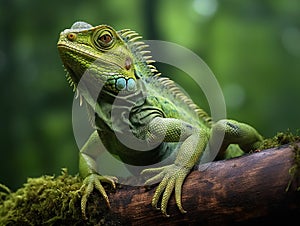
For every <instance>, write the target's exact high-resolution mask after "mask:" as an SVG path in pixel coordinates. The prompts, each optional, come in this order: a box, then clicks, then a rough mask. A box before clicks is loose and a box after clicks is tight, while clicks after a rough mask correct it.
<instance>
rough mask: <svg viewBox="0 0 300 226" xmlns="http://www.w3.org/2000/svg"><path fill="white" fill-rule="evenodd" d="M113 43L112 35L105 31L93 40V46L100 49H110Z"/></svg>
mask: <svg viewBox="0 0 300 226" xmlns="http://www.w3.org/2000/svg"><path fill="white" fill-rule="evenodd" d="M113 42H114V37H113V35H112V34H111V33H110V32H109V31H107V30H105V31H102V32H101V33H99V35H98V36H97V37H96V40H95V44H96V45H97V46H98V47H100V48H101V47H102V48H108V47H111V45H112V44H113Z"/></svg>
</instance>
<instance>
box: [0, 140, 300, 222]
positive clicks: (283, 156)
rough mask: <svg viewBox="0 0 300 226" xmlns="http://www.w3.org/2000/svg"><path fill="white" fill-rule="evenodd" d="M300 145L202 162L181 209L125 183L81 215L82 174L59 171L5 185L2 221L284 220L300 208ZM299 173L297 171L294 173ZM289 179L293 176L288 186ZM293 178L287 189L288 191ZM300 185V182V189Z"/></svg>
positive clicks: (95, 197) (0, 193) (95, 198)
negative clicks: (158, 203)
mask: <svg viewBox="0 0 300 226" xmlns="http://www.w3.org/2000/svg"><path fill="white" fill-rule="evenodd" d="M299 156H300V147H299V145H293V146H285V147H282V148H277V149H269V150H265V151H261V152H258V153H253V154H248V155H245V156H243V157H240V158H235V159H231V160H223V161H216V162H211V163H207V164H203V165H201V166H200V167H199V169H198V170H195V171H193V172H192V173H191V174H190V175H189V176H188V177H187V179H186V181H185V183H184V185H183V192H182V202H183V206H184V208H185V210H187V211H188V212H187V213H186V214H181V213H180V212H179V211H178V209H177V207H176V205H175V201H174V197H171V200H170V203H169V208H168V213H169V214H171V217H170V218H165V217H163V216H162V214H161V213H160V211H158V210H155V209H153V208H152V207H151V205H150V203H151V199H152V196H153V194H154V191H155V189H151V190H150V191H147V190H146V189H145V188H143V187H130V186H125V185H119V188H118V189H117V190H116V192H110V193H109V199H110V203H111V209H110V210H109V209H108V208H107V207H106V205H105V204H104V200H103V198H102V197H101V195H100V194H99V192H97V191H94V192H93V194H92V195H91V196H90V198H89V200H88V206H87V216H88V218H89V221H84V220H83V218H82V216H81V208H80V198H81V195H80V192H78V190H79V188H80V186H81V179H80V178H79V177H77V176H75V177H74V176H70V175H68V173H67V172H66V170H64V171H63V174H62V175H60V176H58V177H53V176H43V177H40V178H33V179H32V178H31V179H28V182H27V183H25V184H24V186H23V187H22V188H20V189H19V190H18V191H16V192H14V193H10V192H9V189H7V188H6V187H5V186H4V185H2V186H0V224H1V225H2V224H3V225H28V224H29V223H30V224H31V225H39V224H45V223H46V224H50V225H52V224H62V225H74V224H76V225H95V224H101V225H102V224H104V225H216V224H218V225H232V224H236V223H239V224H240V223H244V224H247V225H250V224H253V223H265V224H268V223H272V222H276V223H279V222H280V221H282V222H284V223H286V222H287V221H288V220H289V219H290V220H297V218H298V216H299V214H300V192H297V186H299V184H298V185H297V183H298V182H299V179H300V177H299V174H298V173H297V172H299V170H298V169H299V168H300V163H299V161H300V157H299ZM292 176H293V177H292ZM290 181H292V183H291V184H290V186H289V183H290ZM288 186H289V189H288V191H286V189H287V187H288ZM298 190H299V189H298Z"/></svg>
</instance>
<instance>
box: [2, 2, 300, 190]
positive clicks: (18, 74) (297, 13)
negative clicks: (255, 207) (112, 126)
mask: <svg viewBox="0 0 300 226" xmlns="http://www.w3.org/2000/svg"><path fill="white" fill-rule="evenodd" d="M77 20H84V21H87V22H89V23H91V24H93V25H98V24H102V23H106V24H110V25H111V26H113V27H115V28H116V29H123V28H131V29H133V30H136V31H138V32H139V33H140V34H142V35H143V37H144V38H145V39H158V40H166V41H170V42H175V43H178V44H180V45H182V46H184V47H187V48H189V49H191V50H192V51H194V52H195V53H197V54H198V55H199V56H200V57H201V58H202V59H203V60H204V61H205V62H206V63H207V64H208V65H209V67H210V68H211V69H212V71H213V72H214V74H215V75H216V77H217V79H218V81H219V83H220V85H221V87H222V89H223V91H224V96H225V100H226V104H227V114H228V117H230V118H235V119H238V120H240V121H245V122H248V123H250V124H251V125H254V126H255V127H256V128H257V129H258V130H259V131H260V132H261V133H262V134H263V135H264V136H266V137H269V136H273V135H275V134H276V133H277V132H278V131H286V129H288V128H289V129H290V130H291V131H295V130H297V129H298V128H300V126H299V115H300V106H299V101H300V91H299V86H300V76H299V72H300V62H299V60H300V44H299V43H300V2H299V1H298V0H286V1H283V0H265V1H259V0H250V1H238V0H223V1H222V0H182V1H180V0H164V1H158V0H151V1H150V0H149V1H145V0H126V1H122V0H110V1H102V0H88V1H79V0H72V1H70V0H66V1H58V0H52V1H37V0H32V1H22V0H0V28H1V33H0V81H1V82H0V86H1V90H0V92H1V93H0V98H1V112H0V114H1V130H0V133H1V136H0V137H1V144H2V147H1V149H0V161H1V164H0V182H1V183H5V184H6V185H8V186H9V187H11V188H13V189H15V188H16V187H19V186H20V185H21V184H22V183H23V182H25V181H26V178H27V177H35V176H39V175H42V174H50V175H52V174H59V172H60V169H61V168H62V167H67V168H69V171H70V172H71V173H76V172H77V161H78V155H77V152H78V147H77V145H76V142H75V140H74V137H73V132H72V112H71V110H72V101H73V93H72V91H71V90H70V88H69V87H68V85H67V82H66V80H65V76H64V74H65V72H64V71H63V68H62V66H61V65H62V64H61V61H60V58H59V56H58V52H57V49H56V42H57V39H58V35H59V32H60V31H62V30H63V29H65V28H69V27H70V26H71V25H72V24H73V22H75V21H77ZM162 71H163V74H165V75H170V77H172V78H173V79H175V80H176V81H177V82H178V83H179V84H180V85H181V86H182V87H184V88H185V89H186V90H188V91H189V94H190V95H191V96H192V97H193V98H194V100H195V101H196V102H197V103H198V104H199V105H201V106H204V108H205V109H207V110H209V108H208V106H207V103H206V100H205V98H204V96H203V95H202V93H201V91H200V90H199V87H197V86H196V85H195V84H192V83H190V81H189V80H187V79H186V78H185V77H184V76H182V72H181V71H179V70H176V69H172V68H168V67H164V66H162Z"/></svg>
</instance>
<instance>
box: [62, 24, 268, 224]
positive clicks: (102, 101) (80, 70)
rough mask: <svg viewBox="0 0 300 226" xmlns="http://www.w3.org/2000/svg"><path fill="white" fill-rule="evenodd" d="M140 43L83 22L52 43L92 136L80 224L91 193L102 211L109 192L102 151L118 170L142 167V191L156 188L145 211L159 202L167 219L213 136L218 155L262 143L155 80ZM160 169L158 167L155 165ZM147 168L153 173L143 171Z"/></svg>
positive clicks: (128, 33)
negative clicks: (120, 166) (114, 160)
mask: <svg viewBox="0 0 300 226" xmlns="http://www.w3.org/2000/svg"><path fill="white" fill-rule="evenodd" d="M139 39H140V36H139V35H138V34H137V33H136V32H134V31H132V30H129V29H124V30H120V31H116V30H114V29H113V28H112V27H110V26H107V25H99V26H95V27H93V26H92V25H90V24H88V23H85V22H76V23H74V24H73V25H72V27H71V28H70V29H66V30H64V31H63V32H61V34H60V37H59V41H58V44H57V46H58V50H59V54H60V57H61V59H62V62H63V65H64V67H65V69H66V71H67V77H68V80H69V82H70V83H71V85H73V86H74V90H76V89H77V92H78V95H79V96H80V100H81V102H85V103H86V106H87V108H88V109H89V112H90V113H89V114H90V117H91V118H92V120H91V121H92V125H93V128H94V129H95V131H94V132H93V133H92V134H91V136H90V138H89V139H88V140H87V142H86V144H85V145H84V146H83V147H82V148H81V150H80V152H79V154H80V163H79V172H80V175H81V176H82V177H83V178H84V180H83V184H82V187H81V191H82V192H83V196H82V198H81V210H82V213H83V216H84V217H85V218H86V213H85V212H86V204H87V199H88V197H89V195H90V194H91V192H92V191H93V190H94V189H97V190H98V191H99V192H100V193H101V194H102V196H103V197H104V199H105V201H106V203H107V205H108V206H109V205H110V204H109V199H108V196H107V194H106V191H105V189H104V187H103V186H102V183H109V184H111V185H112V187H113V188H115V183H116V177H114V175H111V176H104V175H101V172H98V166H97V161H96V159H97V157H98V156H99V155H100V153H101V151H102V150H101V149H103V148H104V149H107V150H108V151H109V152H110V153H111V154H112V155H113V156H115V157H116V158H118V159H119V160H120V161H122V162H124V164H127V165H133V166H144V167H141V170H140V172H135V173H138V174H140V173H141V174H142V175H144V176H146V177H147V176H148V177H147V180H146V181H145V185H151V184H154V183H158V182H159V184H158V187H157V188H156V191H155V194H154V196H153V199H152V206H153V207H156V208H158V207H157V206H158V203H159V202H160V201H161V203H160V207H159V208H158V209H160V210H161V212H162V213H163V214H164V215H165V216H169V215H168V214H167V206H168V201H169V199H170V196H171V194H172V193H173V191H174V193H175V200H176V204H177V206H178V208H179V210H180V212H182V213H185V212H186V211H185V210H184V208H183V206H182V203H181V190H182V185H183V183H184V180H185V178H186V177H187V175H188V174H189V173H190V171H191V170H192V169H193V167H194V166H195V165H196V164H197V163H198V162H199V160H200V159H201V157H202V156H203V153H204V151H205V150H207V151H210V150H209V149H210V146H211V143H212V142H213V141H214V137H218V135H220V134H223V135H224V140H223V141H222V145H221V147H220V153H221V154H222V153H224V151H225V150H226V149H227V147H229V145H230V144H237V145H238V146H239V147H240V148H241V149H242V150H243V151H244V152H249V151H250V150H254V149H256V148H257V147H258V146H259V144H260V143H261V141H262V136H261V135H260V134H259V133H258V132H257V131H256V130H255V129H254V128H253V127H251V126H249V125H247V124H244V123H240V122H237V121H234V120H228V119H223V120H219V121H216V122H214V121H213V120H212V119H211V117H209V116H208V114H206V113H205V111H204V110H202V109H201V108H199V107H198V106H197V105H196V104H194V102H193V101H192V100H191V99H190V98H189V97H187V96H186V95H185V94H184V93H183V92H182V91H181V89H180V88H178V87H177V86H176V85H175V83H174V82H173V81H172V80H170V79H168V78H164V77H161V76H159V75H160V74H159V73H158V72H157V69H156V68H155V66H154V65H152V63H153V61H152V60H151V59H150V57H149V56H148V55H147V53H148V52H147V51H144V50H143V49H144V48H145V47H146V45H145V44H144V43H143V42H141V41H140V40H139ZM81 84H83V85H81ZM80 86H81V87H80ZM133 144H134V145H133ZM165 160H169V162H168V161H165ZM160 162H163V163H164V164H162V165H155V164H157V163H160ZM153 164H154V166H156V167H149V165H153ZM149 175H151V176H149ZM153 175H154V176H153Z"/></svg>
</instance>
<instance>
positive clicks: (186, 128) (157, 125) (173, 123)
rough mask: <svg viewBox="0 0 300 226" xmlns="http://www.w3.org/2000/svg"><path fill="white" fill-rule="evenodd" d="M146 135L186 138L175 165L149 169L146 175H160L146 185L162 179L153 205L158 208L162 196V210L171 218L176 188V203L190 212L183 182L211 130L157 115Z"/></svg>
mask: <svg viewBox="0 0 300 226" xmlns="http://www.w3.org/2000/svg"><path fill="white" fill-rule="evenodd" d="M146 134H147V140H148V142H156V141H159V140H163V142H179V141H182V145H181V146H180V149H179V151H178V154H177V156H176V160H175V162H174V163H173V164H171V165H167V166H163V167H160V168H151V169H145V170H143V171H142V174H143V175H147V174H156V175H155V176H153V177H152V178H150V179H148V180H147V181H146V182H145V184H146V185H150V184H153V183H155V182H157V181H161V182H160V184H159V185H158V187H157V189H156V191H155V194H154V196H153V199H152V203H151V204H152V206H153V207H156V208H157V203H158V202H159V200H160V197H161V196H162V198H161V212H162V213H163V214H164V215H165V216H167V217H168V216H169V215H168V214H167V205H168V202H169V199H170V196H171V194H172V192H173V190H175V200H176V204H177V206H178V208H179V210H180V211H181V212H182V213H185V212H186V211H185V210H184V208H183V207H182V203H181V190H182V184H183V182H184V180H185V178H186V176H187V175H188V174H189V172H190V171H191V169H192V168H193V166H194V165H195V164H196V163H197V161H198V159H199V157H200V156H201V154H202V153H203V151H204V149H205V147H206V145H207V142H208V139H209V131H208V130H206V129H200V128H196V127H194V126H192V125H190V124H188V123H186V122H184V121H182V120H178V119H172V118H155V119H153V120H152V121H151V122H150V124H149V126H148V131H147V133H146Z"/></svg>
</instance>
